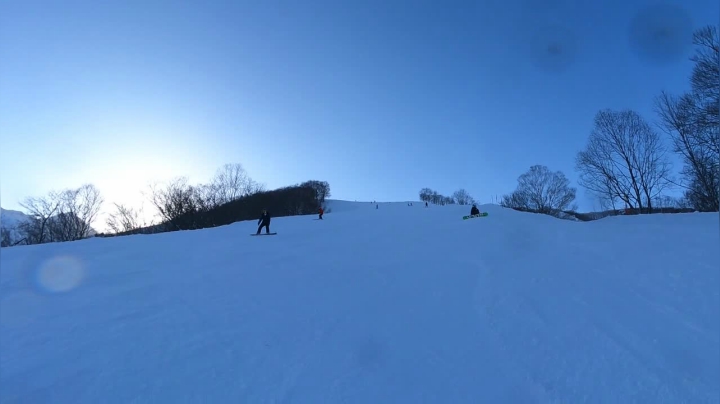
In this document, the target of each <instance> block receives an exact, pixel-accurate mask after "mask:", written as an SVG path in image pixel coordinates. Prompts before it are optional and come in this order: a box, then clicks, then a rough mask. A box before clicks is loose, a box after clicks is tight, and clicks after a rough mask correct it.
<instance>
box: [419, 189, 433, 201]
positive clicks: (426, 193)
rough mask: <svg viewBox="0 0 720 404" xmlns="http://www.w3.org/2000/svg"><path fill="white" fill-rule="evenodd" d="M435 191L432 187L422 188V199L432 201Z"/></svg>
mask: <svg viewBox="0 0 720 404" xmlns="http://www.w3.org/2000/svg"><path fill="white" fill-rule="evenodd" d="M433 193H436V192H435V191H433V190H432V189H430V188H423V189H421V190H420V200H421V201H423V202H432V197H433Z"/></svg>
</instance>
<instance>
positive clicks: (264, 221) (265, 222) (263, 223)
mask: <svg viewBox="0 0 720 404" xmlns="http://www.w3.org/2000/svg"><path fill="white" fill-rule="evenodd" d="M258 224H259V225H260V226H258V230H257V233H256V234H260V230H261V229H262V228H263V227H264V228H265V234H270V213H268V211H267V209H263V211H262V215H261V216H260V219H258Z"/></svg>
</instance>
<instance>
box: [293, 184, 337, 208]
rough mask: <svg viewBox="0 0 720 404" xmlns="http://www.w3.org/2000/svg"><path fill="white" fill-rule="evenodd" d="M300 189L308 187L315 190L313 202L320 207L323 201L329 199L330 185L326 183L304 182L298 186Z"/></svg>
mask: <svg viewBox="0 0 720 404" xmlns="http://www.w3.org/2000/svg"><path fill="white" fill-rule="evenodd" d="M300 186H301V187H310V188H312V189H313V190H315V195H316V196H315V200H316V201H317V204H318V205H320V206H322V205H323V204H325V199H326V198H329V197H330V184H329V183H328V182H327V181H315V180H312V181H305V182H303V183H302V184H300Z"/></svg>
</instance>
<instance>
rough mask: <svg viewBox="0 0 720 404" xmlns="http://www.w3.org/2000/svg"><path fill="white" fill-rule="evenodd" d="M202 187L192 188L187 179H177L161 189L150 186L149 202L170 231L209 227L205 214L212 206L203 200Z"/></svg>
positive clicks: (157, 185) (156, 185)
mask: <svg viewBox="0 0 720 404" xmlns="http://www.w3.org/2000/svg"><path fill="white" fill-rule="evenodd" d="M202 190H203V187H202V186H198V187H194V186H192V185H190V184H189V183H188V179H187V177H179V178H176V179H174V180H172V181H170V182H169V183H168V184H166V185H165V187H164V188H163V187H162V186H161V185H159V184H153V185H151V186H150V202H151V203H152V204H153V205H154V206H155V208H156V209H157V211H158V214H159V216H160V218H161V220H162V221H163V222H164V223H165V225H166V226H168V227H169V229H171V230H190V229H201V228H204V227H209V226H211V225H212V223H206V222H205V220H206V219H207V215H206V213H207V212H209V211H210V210H211V209H212V208H213V204H212V203H211V202H210V201H208V200H207V199H205V198H204V195H205V194H204V193H203V192H202Z"/></svg>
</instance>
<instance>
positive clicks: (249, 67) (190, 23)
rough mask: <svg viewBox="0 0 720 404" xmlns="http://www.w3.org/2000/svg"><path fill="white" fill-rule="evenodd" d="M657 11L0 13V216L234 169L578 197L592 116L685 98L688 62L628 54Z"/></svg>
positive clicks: (355, 5) (689, 6) (561, 1)
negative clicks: (79, 190)
mask: <svg viewBox="0 0 720 404" xmlns="http://www.w3.org/2000/svg"><path fill="white" fill-rule="evenodd" d="M652 4H654V3H653V2H639V1H635V0H628V1H620V0H603V1H593V2H590V1H587V2H586V1H576V0H551V1H541V0H491V1H477V2H470V1H467V2H462V1H438V0H436V1H425V0H416V1H402V0H364V1H349V0H348V1H340V0H318V1H275V0H263V1H242V0H238V1H213V0H206V1H180V0H176V1H169V0H168V1H152V0H147V1H145V0H144V1H139V0H123V1H114V2H97V1H62V2H60V1H49V0H48V1H33V0H17V1H7V0H3V1H1V2H0V7H1V8H0V187H1V188H0V191H1V194H0V196H1V198H2V200H1V202H2V206H3V207H4V208H6V209H18V208H19V206H18V202H19V201H20V200H22V199H23V198H24V197H26V196H38V195H44V194H45V193H47V192H48V191H50V190H51V189H64V188H69V187H77V186H79V185H81V184H83V183H85V182H90V183H94V184H95V185H96V186H98V187H99V188H100V190H101V191H102V193H103V195H104V197H105V199H106V200H107V201H108V202H121V203H137V202H138V201H139V200H141V199H142V196H141V194H140V191H141V190H142V189H146V186H147V184H148V183H149V182H150V181H153V180H165V179H169V178H171V177H174V176H181V175H187V176H189V177H190V179H191V180H192V181H206V180H208V179H209V178H210V177H211V176H212V174H213V172H214V171H215V170H216V169H217V168H218V167H220V166H221V165H222V164H224V163H236V162H239V163H242V164H243V165H244V166H245V168H246V169H247V171H248V172H249V174H250V175H251V176H252V177H253V178H254V179H255V180H257V181H259V182H262V183H265V184H266V185H267V186H268V187H270V188H275V187H280V186H285V185H290V184H294V183H298V182H301V181H305V180H309V179H317V180H326V181H328V182H329V183H330V185H331V187H332V191H333V197H334V198H338V199H348V200H387V201H390V200H411V199H417V197H418V191H419V190H420V188H422V187H431V188H433V189H436V190H438V191H439V192H441V193H445V194H450V193H452V192H453V191H454V190H456V189H457V188H459V187H464V188H466V189H468V190H469V191H470V193H471V194H472V195H473V196H475V197H476V198H477V199H478V200H480V202H488V201H489V200H490V197H491V196H492V195H502V194H503V193H508V192H510V191H512V190H513V189H514V188H515V185H516V179H517V177H518V175H520V174H522V173H523V172H524V171H526V170H527V169H528V168H529V167H530V166H531V165H533V164H544V165H547V166H548V167H550V168H551V169H553V170H562V171H564V172H565V173H566V174H567V175H568V177H570V178H571V179H572V180H573V182H575V179H576V175H575V173H574V159H575V156H576V153H577V151H578V150H579V149H581V148H582V147H583V146H584V144H585V141H586V139H587V135H588V133H589V131H590V129H591V128H592V123H593V117H594V115H595V113H596V112H597V111H598V110H599V109H602V108H613V109H621V108H632V109H635V110H637V111H639V112H640V113H641V114H643V115H644V116H645V117H646V118H648V119H649V120H653V121H654V120H655V116H654V115H653V114H652V103H653V97H655V96H656V95H657V94H658V93H659V92H660V91H662V90H669V91H672V92H681V91H685V90H686V89H687V88H688V86H689V84H688V75H689V73H690V69H691V63H690V62H689V61H687V57H688V56H689V55H690V52H691V49H692V48H691V47H686V48H684V51H683V52H679V53H678V52H673V51H672V49H671V50H669V51H668V50H665V51H659V52H658V51H657V49H656V52H655V53H660V56H666V57H665V59H667V60H669V61H665V62H663V63H660V62H657V61H653V60H649V59H647V58H643V57H641V56H642V53H641V52H639V51H638V48H635V47H633V45H632V44H633V40H634V39H637V37H633V36H632V35H630V34H629V27H630V25H631V21H633V18H634V17H635V16H637V15H638V13H640V15H643V16H645V17H648V18H650V19H652V18H655V20H654V21H656V22H657V21H659V22H658V24H660V25H668V26H670V27H671V26H672V25H673V24H675V25H677V24H679V21H681V19H679V17H678V13H672V14H667V13H665V14H662V13H661V15H660V16H659V17H657V16H656V17H653V16H652V15H651V14H648V13H644V12H643V11H642V10H643V7H646V6H648V5H652ZM679 4H684V5H683V6H682V7H683V9H684V10H685V12H686V13H687V16H688V17H689V18H690V20H691V21H692V27H693V28H698V27H700V26H703V25H707V24H717V23H718V20H719V18H720V6H719V5H718V2H717V0H694V1H682V2H679ZM666 20H667V21H666ZM676 37H678V38H679V36H677V35H676ZM548 49H559V50H560V51H559V52H557V53H555V56H552V54H553V53H549V52H548ZM645 49H646V50H647V47H646V48H645ZM673 49H674V48H673ZM578 202H579V203H580V205H581V208H582V209H583V210H588V209H593V207H594V206H593V203H592V201H591V200H589V198H586V197H585V194H584V193H583V192H582V191H580V192H579V199H578ZM108 205H109V203H108Z"/></svg>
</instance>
